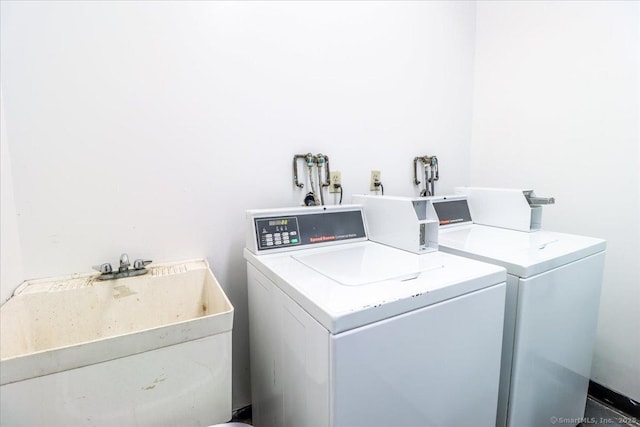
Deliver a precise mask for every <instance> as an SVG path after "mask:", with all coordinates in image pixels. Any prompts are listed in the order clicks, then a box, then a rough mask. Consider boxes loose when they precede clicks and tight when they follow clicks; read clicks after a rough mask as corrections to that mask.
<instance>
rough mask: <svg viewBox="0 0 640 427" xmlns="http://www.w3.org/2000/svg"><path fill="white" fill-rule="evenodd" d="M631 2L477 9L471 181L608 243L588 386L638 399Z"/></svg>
mask: <svg viewBox="0 0 640 427" xmlns="http://www.w3.org/2000/svg"><path fill="white" fill-rule="evenodd" d="M639 7H640V3H638V2H595V1H590V2H504V1H500V2H488V1H483V2H478V4H477V20H476V57H475V67H476V68H475V75H474V77H475V80H474V81H475V86H474V91H475V94H474V106H473V141H472V155H471V180H470V182H471V183H472V184H473V185H480V186H508V187H516V188H521V187H522V188H533V189H535V190H537V193H538V194H539V195H541V196H555V197H556V205H555V206H551V207H548V208H545V213H544V217H543V221H544V226H545V228H548V229H551V230H557V231H565V232H569V233H576V234H585V235H593V236H598V237H602V238H605V239H607V242H608V249H607V261H606V267H605V280H604V285H603V291H602V300H601V307H600V317H599V326H598V337H597V344H596V349H595V355H594V364H593V370H592V379H593V380H594V381H596V382H598V383H601V384H603V385H605V386H607V387H609V388H611V389H613V390H616V391H618V392H620V393H623V394H625V395H626V396H629V397H632V398H634V399H636V400H640V381H639V380H638V379H639V378H640V335H639V334H638V331H639V330H640V311H639V310H638V306H640V286H639V285H640V274H639V272H638V268H637V267H638V265H639V264H640V229H639V222H640V221H639V220H638V218H640V200H639V199H640V176H639V170H640V155H639V153H638V151H639V146H640V139H639V123H640V118H639V110H638V100H639V99H640V97H639V95H638V94H639V93H640V92H639V82H638V79H639V76H640V68H639V66H638V57H639V48H640V39H639V34H638V31H639V30H638V28H639V23H640V20H639V16H640V14H639V10H638V9H639ZM570 309H571V307H567V310H570ZM567 344H570V343H567Z"/></svg>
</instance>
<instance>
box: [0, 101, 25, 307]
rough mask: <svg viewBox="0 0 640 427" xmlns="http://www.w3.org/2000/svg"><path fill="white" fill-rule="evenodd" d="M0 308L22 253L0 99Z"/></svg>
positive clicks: (17, 276) (19, 274)
mask: <svg viewBox="0 0 640 427" xmlns="http://www.w3.org/2000/svg"><path fill="white" fill-rule="evenodd" d="M0 148H1V152H0V162H1V164H0V173H1V174H2V176H0V186H1V188H0V209H1V210H2V211H1V212H0V227H1V228H0V236H2V238H1V239H0V245H1V246H0V283H1V284H2V286H1V287H0V304H1V303H3V302H5V301H6V300H7V299H8V298H9V297H10V296H11V294H12V293H13V289H14V288H15V287H16V286H17V285H19V284H20V282H22V280H23V279H24V278H23V271H22V252H21V249H20V236H19V234H18V221H17V219H18V217H17V216H16V204H15V201H14V198H13V175H12V170H11V156H10V154H9V144H8V143H7V129H6V122H5V120H4V106H3V102H2V97H1V96H0Z"/></svg>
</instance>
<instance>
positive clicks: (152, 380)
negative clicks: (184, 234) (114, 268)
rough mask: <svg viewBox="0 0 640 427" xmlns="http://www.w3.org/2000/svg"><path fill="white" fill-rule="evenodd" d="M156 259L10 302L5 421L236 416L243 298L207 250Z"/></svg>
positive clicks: (60, 282)
mask: <svg viewBox="0 0 640 427" xmlns="http://www.w3.org/2000/svg"><path fill="white" fill-rule="evenodd" d="M148 269H149V273H147V274H145V275H142V276H136V277H128V278H122V279H117V280H108V281H100V280H98V276H99V274H96V273H87V274H79V275H73V276H66V277H58V278H50V279H39V280H30V281H27V282H25V283H23V284H22V285H21V286H20V287H19V288H18V289H17V290H16V292H15V293H14V296H13V297H12V298H10V299H9V300H8V301H7V302H6V303H5V304H3V305H2V307H1V308H0V315H1V318H0V364H1V367H0V376H1V386H2V392H1V393H0V397H1V403H2V408H1V411H0V413H1V414H2V415H1V421H2V422H1V424H2V425H5V423H6V424H7V425H22V424H24V425H29V424H32V425H33V424H40V425H45V424H46V425H65V424H66V425H70V424H74V423H81V424H82V423H85V424H86V423H87V422H89V420H90V422H89V423H90V424H94V425H114V423H116V424H121V425H122V424H136V425H153V424H157V423H158V422H160V423H161V424H167V423H170V424H171V422H174V423H177V424H181V425H202V424H212V423H214V422H223V421H228V420H229V419H230V416H231V331H232V326H233V306H232V305H231V303H230V302H229V300H228V298H227V297H226V295H225V294H224V292H223V290H222V288H221V287H220V285H219V283H218V282H217V280H216V279H215V277H214V276H213V273H212V272H211V269H210V268H209V265H208V263H207V261H206V260H204V259H203V260H194V261H185V262H174V263H165V264H158V265H152V266H149V267H148ZM79 373H81V374H79ZM87 378H91V381H87ZM60 384H65V387H63V388H62V389H61V388H60ZM185 388H186V389H185ZM46 390H48V392H47V391H46ZM150 392H152V393H150ZM34 395H42V399H43V400H42V404H38V405H35V406H37V408H36V407H34V405H32V404H31V403H30V402H33V397H34ZM95 399H98V400H99V402H95V401H94V400H95ZM70 402H72V404H71V403H70ZM182 406H184V407H182ZM193 406H195V409H194V408H193ZM186 413H188V415H185V414H186ZM114 414H115V415H114ZM185 416H186V418H184V417H185ZM56 417H58V418H56Z"/></svg>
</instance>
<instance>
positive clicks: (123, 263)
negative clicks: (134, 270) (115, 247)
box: [118, 254, 131, 272]
mask: <svg viewBox="0 0 640 427" xmlns="http://www.w3.org/2000/svg"><path fill="white" fill-rule="evenodd" d="M130 265H131V264H130V263H129V255H127V254H122V255H120V268H118V271H119V272H123V271H127V270H128V269H129V266H130Z"/></svg>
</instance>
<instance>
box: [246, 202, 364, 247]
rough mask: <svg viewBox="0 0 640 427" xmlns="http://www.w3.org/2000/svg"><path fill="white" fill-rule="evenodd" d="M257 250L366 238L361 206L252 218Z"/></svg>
mask: <svg viewBox="0 0 640 427" xmlns="http://www.w3.org/2000/svg"><path fill="white" fill-rule="evenodd" d="M253 221H254V230H255V238H256V244H257V250H258V251H264V250H270V249H282V248H292V247H297V246H309V245H317V244H326V243H331V242H337V241H343V240H354V239H359V240H366V239H367V234H366V231H365V225H364V218H363V214H362V210H361V209H353V210H340V211H332V210H327V211H322V212H317V211H310V212H309V213H306V212H305V213H296V214H293V215H292V214H288V215H287V214H284V215H278V216H272V215H269V216H263V217H262V216H259V217H254V218H253Z"/></svg>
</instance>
